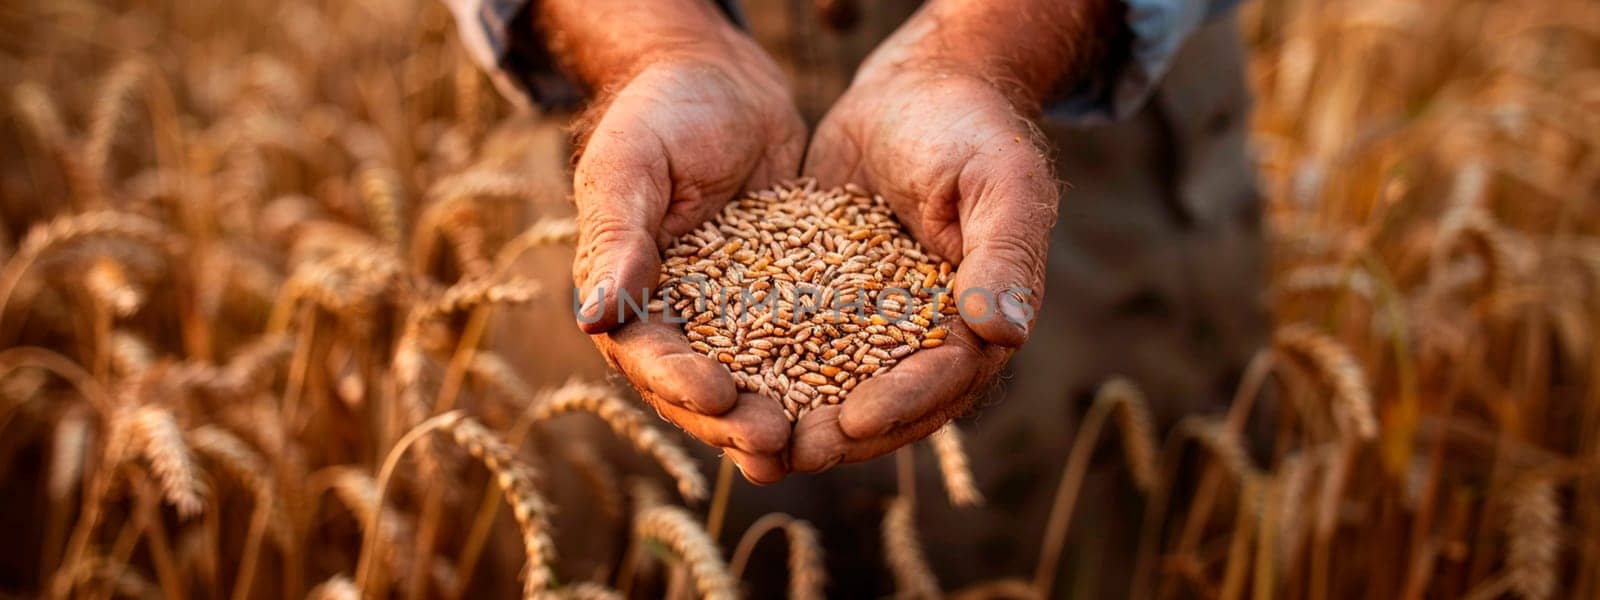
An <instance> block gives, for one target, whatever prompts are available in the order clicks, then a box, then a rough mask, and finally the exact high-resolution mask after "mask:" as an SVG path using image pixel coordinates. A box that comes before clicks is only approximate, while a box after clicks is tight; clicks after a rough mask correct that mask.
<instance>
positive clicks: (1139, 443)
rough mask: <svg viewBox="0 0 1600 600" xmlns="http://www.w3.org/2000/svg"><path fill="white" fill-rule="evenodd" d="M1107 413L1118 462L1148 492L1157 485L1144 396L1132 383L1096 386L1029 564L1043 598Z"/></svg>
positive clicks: (1117, 381) (1119, 381)
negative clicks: (1117, 438) (1117, 434)
mask: <svg viewBox="0 0 1600 600" xmlns="http://www.w3.org/2000/svg"><path fill="white" fill-rule="evenodd" d="M1110 414H1115V415H1116V418H1117V424H1118V425H1119V428H1120V430H1121V434H1122V449H1123V460H1124V462H1126V464H1127V465H1128V472H1129V473H1130V474H1131V475H1132V477H1133V481H1134V485H1136V486H1138V487H1139V489H1140V491H1142V492H1145V493H1147V494H1148V493H1150V491H1151V490H1153V489H1155V486H1156V483H1157V481H1158V476H1157V469H1156V463H1157V460H1156V450H1155V445H1156V443H1155V437H1154V434H1153V433H1152V431H1151V430H1152V429H1153V427H1152V426H1151V424H1150V410H1149V408H1148V406H1147V405H1146V403H1145V400H1144V394H1143V393H1142V392H1140V391H1139V388H1138V386H1136V385H1134V384H1133V382H1131V381H1128V380H1127V379H1123V378H1120V377H1117V378H1113V379H1111V380H1109V381H1107V382H1105V383H1103V384H1101V385H1100V389H1099V390H1097V391H1096V392H1095V398H1094V404H1092V405H1090V406H1089V410H1088V411H1087V412H1085V413H1084V415H1083V421H1082V422H1080V423H1079V425H1078V431H1077V432H1076V433H1074V434H1073V436H1074V437H1073V441H1072V449H1071V450H1069V451H1068V454H1067V464H1066V466H1064V467H1062V470H1061V481H1060V483H1058V484H1057V485H1056V494H1055V499H1054V500H1053V501H1052V503H1051V507H1050V516H1049V518H1048V520H1047V521H1046V522H1045V530H1044V537H1043V539H1042V541H1041V542H1040V544H1039V562H1038V564H1036V565H1035V566H1034V571H1033V585H1034V588H1035V589H1036V590H1037V591H1038V593H1039V595H1040V596H1046V597H1048V596H1049V595H1050V592H1051V590H1052V589H1053V588H1054V587H1055V576H1056V572H1057V571H1058V565H1059V564H1060V562H1061V550H1062V547H1063V545H1064V544H1065V543H1066V541H1067V531H1068V529H1069V528H1070V527H1071V525H1072V512H1073V509H1074V508H1075V507H1076V506H1077V502H1078V496H1079V495H1080V494H1081V493H1082V487H1083V478H1084V477H1085V476H1086V475H1087V474H1088V469H1089V458H1090V456H1091V455H1092V454H1093V453H1094V446H1095V444H1096V443H1097V442H1098V441H1099V438H1100V430H1101V429H1103V428H1104V426H1105V421H1106V418H1107V416H1108V415H1110Z"/></svg>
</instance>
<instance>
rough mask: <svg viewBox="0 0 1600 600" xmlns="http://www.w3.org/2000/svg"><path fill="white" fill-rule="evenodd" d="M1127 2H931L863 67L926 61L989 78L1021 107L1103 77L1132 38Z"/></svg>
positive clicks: (865, 69) (1032, 106)
mask: <svg viewBox="0 0 1600 600" xmlns="http://www.w3.org/2000/svg"><path fill="white" fill-rule="evenodd" d="M1123 10H1124V7H1123V5H1122V2H1120V1H1119V0H931V1H930V2H928V3H927V4H926V5H924V6H923V7H922V9H920V10H919V11H917V14H916V15H915V16H913V17H912V18H911V19H910V20H909V21H907V22H906V24H905V25H903V26H902V27H901V28H900V30H899V31H896V32H895V34H894V35H893V36H892V37H891V38H890V39H889V40H888V41H886V42H885V43H884V46H883V48H882V49H881V50H880V51H879V52H877V53H876V55H875V56H873V57H872V58H871V59H869V62H868V64H866V65H863V67H862V72H863V73H866V72H868V71H869V70H871V69H874V68H886V69H892V68H903V67H907V66H923V67H932V68H936V69H945V70H953V71H956V72H960V73H964V74H968V75H972V76H976V77H982V78H984V79H987V80H989V81H991V82H994V83H996V84H997V85H1000V86H1001V87H1002V88H1003V89H1004V91H1005V93H1006V94H1007V95H1008V96H1010V97H1011V98H1012V100H1013V102H1015V103H1016V104H1018V106H1019V108H1022V109H1024V110H1029V111H1032V110H1036V109H1037V107H1038V105H1039V103H1040V102H1041V101H1043V100H1044V99H1046V98H1048V97H1050V96H1051V95H1052V94H1053V93H1054V92H1056V91H1058V90H1062V89H1066V88H1070V87H1072V86H1076V85H1078V84H1080V83H1082V82H1083V81H1084V80H1086V79H1088V78H1091V77H1096V76H1098V75H1099V73H1098V70H1099V69H1100V67H1101V66H1102V65H1104V64H1106V63H1107V62H1109V60H1110V57H1111V56H1112V55H1113V53H1115V52H1120V51H1121V49H1120V48H1119V47H1118V46H1119V45H1120V44H1124V43H1125V39H1126V33H1125V26H1124V25H1123V20H1122V17H1123V14H1122V12H1123Z"/></svg>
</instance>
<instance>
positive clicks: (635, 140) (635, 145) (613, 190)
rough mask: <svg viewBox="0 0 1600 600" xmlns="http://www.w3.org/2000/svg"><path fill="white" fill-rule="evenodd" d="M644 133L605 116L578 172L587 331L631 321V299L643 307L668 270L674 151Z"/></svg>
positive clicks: (580, 312)
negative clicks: (664, 263) (664, 247)
mask: <svg viewBox="0 0 1600 600" xmlns="http://www.w3.org/2000/svg"><path fill="white" fill-rule="evenodd" d="M611 114H612V113H608V117H610V116H611ZM622 118H624V117H618V119H622ZM638 129H639V127H636V126H628V125H627V124H625V123H624V124H614V123H611V122H610V119H608V118H602V119H601V121H600V123H599V125H598V126H597V127H596V128H595V131H594V133H593V135H592V136H591V137H590V138H589V143H588V146H587V147H586V149H585V150H584V153H583V156H582V158H580V159H579V161H578V165H577V167H576V168H575V169H574V172H573V200H574V202H575V203H576V204H577V208H578V249H577V255H576V258H575V259H574V261H573V280H574V283H575V284H576V286H577V289H576V291H575V292H574V293H575V294H577V299H576V300H577V302H576V304H577V305H578V308H577V311H576V312H577V319H578V326H579V327H580V328H581V329H583V331H584V333H589V334H595V333H601V332H605V331H610V330H612V329H614V328H616V327H617V325H618V324H620V323H621V322H622V321H623V320H624V318H625V316H626V314H625V312H624V310H623V309H624V307H623V306H622V300H623V294H628V295H630V296H631V302H634V303H637V302H639V301H640V300H641V296H647V295H648V292H647V291H646V290H649V289H651V288H653V287H655V284H656V277H657V273H658V271H659V270H660V268H661V256H660V254H659V252H658V250H657V247H656V235H655V232H656V230H657V229H659V226H660V223H661V220H662V218H663V216H664V215H665V214H666V210H667V204H668V201H669V200H670V198H671V192H672V184H671V181H670V180H669V178H668V177H669V168H668V163H667V154H666V149H665V148H663V147H661V142H660V141H659V138H657V137H655V136H653V135H638V134H637V130H638Z"/></svg>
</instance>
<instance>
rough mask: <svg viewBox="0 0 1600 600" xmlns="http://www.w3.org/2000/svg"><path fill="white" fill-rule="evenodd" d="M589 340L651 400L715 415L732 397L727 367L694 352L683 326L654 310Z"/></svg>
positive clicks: (735, 394)
mask: <svg viewBox="0 0 1600 600" xmlns="http://www.w3.org/2000/svg"><path fill="white" fill-rule="evenodd" d="M592 339H593V340H594V343H595V345H596V346H598V347H599V348H600V352H601V354H603V355H605V357H606V360H607V361H609V362H610V363H611V365H612V366H613V367H616V369H617V370H619V371H622V374H623V375H624V376H626V377H627V378H628V381H629V382H631V383H633V386H634V387H636V388H638V389H639V391H640V393H641V394H643V395H645V396H646V399H647V400H650V401H651V402H652V404H655V403H656V402H655V401H656V400H660V401H661V402H660V403H662V404H669V405H672V406H676V407H680V408H683V409H687V410H691V411H694V412H697V413H700V414H702V415H720V414H723V413H726V412H728V411H729V410H730V409H732V408H733V407H734V403H735V402H736V401H737V399H738V398H737V397H738V390H737V389H736V388H735V387H734V384H733V377H732V376H730V375H728V369H727V368H725V367H723V366H722V365H721V364H719V363H717V362H716V361H714V360H711V359H710V358H708V357H706V356H704V355H702V354H699V353H696V352H695V351H694V349H693V348H690V347H689V340H688V338H685V337H684V336H683V330H682V329H680V328H679V326H678V325H677V324H674V323H668V322H665V321H664V320H663V319H662V318H661V317H660V316H659V315H651V316H650V317H649V318H647V319H645V320H643V321H633V322H630V323H627V324H625V325H623V326H622V327H619V328H617V329H616V330H614V331H611V332H610V333H602V334H598V335H595V336H593V338H592Z"/></svg>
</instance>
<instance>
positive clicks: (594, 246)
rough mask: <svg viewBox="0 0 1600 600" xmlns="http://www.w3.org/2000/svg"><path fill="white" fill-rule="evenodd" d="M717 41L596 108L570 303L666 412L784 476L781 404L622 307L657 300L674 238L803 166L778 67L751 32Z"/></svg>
mask: <svg viewBox="0 0 1600 600" xmlns="http://www.w3.org/2000/svg"><path fill="white" fill-rule="evenodd" d="M713 37H715V36H713ZM710 46H712V47H711V48H709V49H707V48H674V49H671V50H668V51H663V52H660V53H658V54H655V55H653V56H652V57H651V62H650V63H649V64H647V65H644V66H643V67H642V68H638V69H636V70H635V72H634V73H632V74H631V75H630V76H628V77H626V79H625V81H622V82H620V83H617V84H613V85H612V88H613V91H611V92H609V93H608V94H605V95H604V96H603V97H602V99H601V100H600V101H599V103H598V104H597V106H596V107H595V108H593V109H591V111H590V115H591V118H592V119H593V121H592V130H591V132H590V133H589V134H588V136H587V140H586V142H585V143H584V144H583V145H582V149H581V150H580V154H579V157H578V160H577V163H576V165H575V169H574V176H573V187H574V190H573V194H574V200H575V202H576V204H577V209H578V250H577V257H576V260H575V262H574V265H573V277H574V282H575V285H576V291H575V300H581V302H575V303H574V304H575V305H576V308H577V309H578V310H577V312H578V321H579V326H580V327H581V328H582V329H583V330H584V332H586V333H589V334H591V335H592V336H593V339H594V341H595V344H596V345H597V346H598V347H599V349H600V350H601V352H602V353H603V354H604V355H605V357H606V359H607V361H608V362H610V363H611V364H612V366H614V367H615V368H617V369H618V370H620V371H621V372H622V373H623V374H624V375H626V376H627V378H628V379H629V380H630V381H631V382H632V383H633V384H634V386H635V387H636V388H638V389H639V391H640V393H641V395H642V396H643V397H644V399H645V400H646V401H647V402H649V403H650V404H651V405H652V406H653V407H654V408H655V409H656V411H657V412H658V413H660V414H661V416H662V417H663V418H666V419H667V420H669V421H672V422H673V423H675V424H677V425H678V426H679V427H681V428H683V429H684V430H685V431H687V432H688V433H689V434H690V435H693V436H694V437H696V438H699V439H700V440H701V441H703V442H705V443H707V444H710V445H713V446H716V447H719V448H722V449H724V450H725V451H727V452H728V453H729V455H730V456H731V457H732V458H733V459H734V460H735V461H736V462H737V463H738V464H739V466H740V468H741V469H742V470H743V471H744V472H745V474H746V475H747V476H748V477H750V478H751V479H752V480H759V481H771V480H776V479H777V478H780V477H781V476H782V475H783V473H784V471H783V467H782V461H781V460H780V459H779V456H780V454H781V452H782V451H783V450H784V447H785V446H786V444H787V442H788V439H789V432H790V428H789V423H788V421H787V420H786V419H785V418H784V416H783V413H782V410H781V409H780V408H779V407H778V406H776V403H773V402H771V401H770V400H765V401H760V400H759V399H756V398H753V397H745V396H740V395H739V394H738V393H737V392H736V390H735V388H734V383H733V379H732V378H731V376H730V375H729V374H728V372H727V370H726V369H724V368H723V367H722V365H720V364H718V363H716V362H715V361H713V360H711V359H709V358H707V357H705V356H701V355H699V354H697V353H695V352H694V351H693V350H692V349H691V348H690V347H689V344H688V340H687V339H686V338H685V337H684V335H683V332H682V329H681V327H680V326H678V325H674V324H670V323H666V322H664V321H663V320H662V319H660V318H659V317H657V318H652V319H649V320H647V321H638V320H632V321H630V320H627V319H625V315H632V314H633V313H632V312H629V311H628V310H625V306H623V305H622V303H623V301H624V300H626V301H627V302H628V303H629V305H641V304H642V303H643V302H644V301H645V300H647V299H648V298H646V297H645V296H647V295H648V294H649V293H650V290H653V288H654V287H655V286H656V284H657V278H658V272H659V270H660V266H661V258H660V249H661V248H662V247H664V246H665V244H667V243H668V242H669V241H671V240H672V239H673V238H675V237H677V236H680V235H683V234H684V233H687V232H689V231H690V230H692V229H693V228H695V227H696V226H698V225H699V224H700V223H702V222H704V221H705V220H707V219H708V218H710V217H712V216H714V215H715V214H716V212H717V211H718V210H720V209H721V208H722V206H723V204H724V203H726V202H727V201H728V200H729V199H731V198H733V197H735V196H736V195H737V194H739V193H740V192H742V191H744V190H751V189H762V188H767V187H770V186H771V185H773V184H774V183H776V182H777V181H779V180H782V179H784V178H789V177H793V176H794V175H795V174H796V173H797V172H798V167H799V163H800V157H801V153H802V152H803V150H804V143H805V126H804V124H803V123H802V122H801V120H800V117H799V114H798V113H797V112H796V111H795V108H794V106H793V103H792V101H791V99H790V97H789V94H788V91H787V86H786V85H785V83H784V81H783V77H782V75H781V74H780V73H779V71H778V68H777V66H776V65H775V64H774V63H773V62H772V61H771V60H770V59H769V58H767V57H766V56H765V55H764V54H762V53H761V51H760V50H759V49H758V48H756V47H755V44H754V43H753V42H750V41H749V40H748V39H743V38H742V37H740V38H737V39H735V38H732V37H728V38H727V39H723V40H721V42H719V43H715V44H710ZM624 295H626V298H624Z"/></svg>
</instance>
